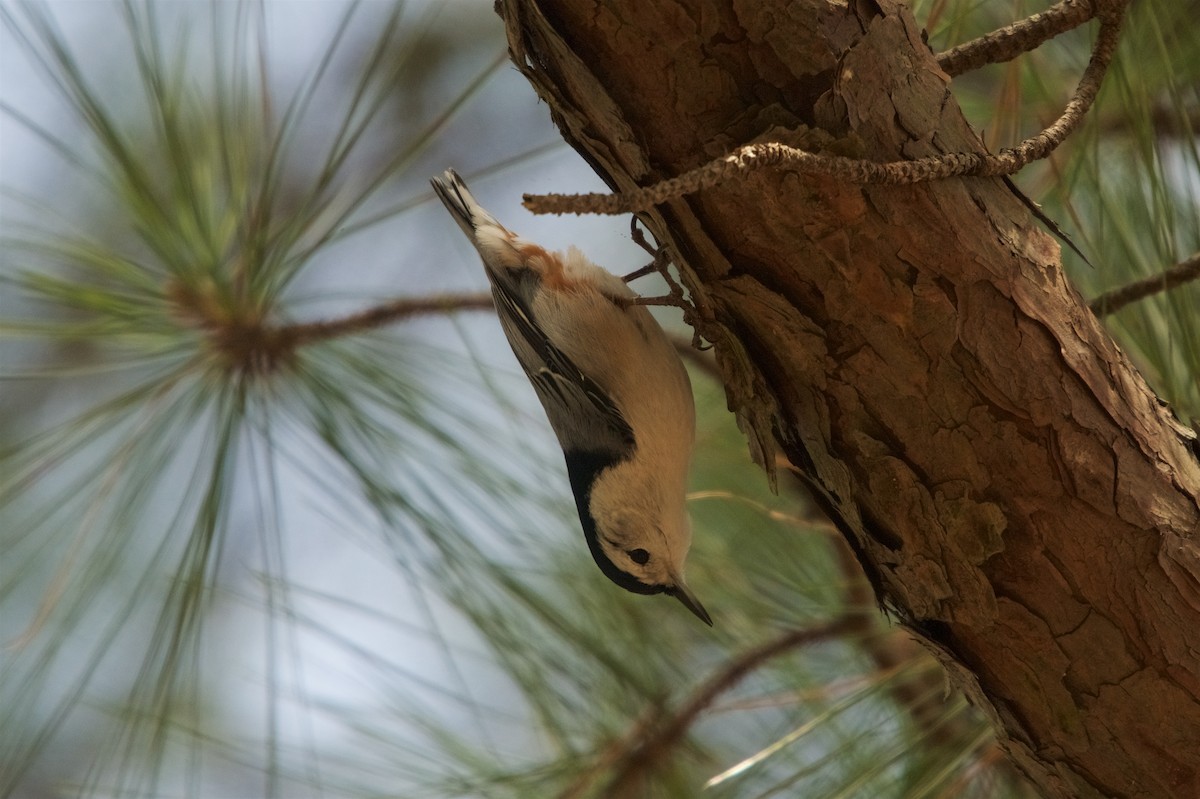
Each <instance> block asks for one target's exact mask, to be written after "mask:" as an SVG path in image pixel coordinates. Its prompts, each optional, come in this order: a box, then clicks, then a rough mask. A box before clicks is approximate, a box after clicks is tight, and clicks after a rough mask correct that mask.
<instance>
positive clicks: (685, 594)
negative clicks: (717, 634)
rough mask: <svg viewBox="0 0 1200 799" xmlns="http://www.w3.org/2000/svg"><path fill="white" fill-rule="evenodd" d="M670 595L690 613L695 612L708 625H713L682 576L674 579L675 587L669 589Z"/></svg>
mask: <svg viewBox="0 0 1200 799" xmlns="http://www.w3.org/2000/svg"><path fill="white" fill-rule="evenodd" d="M671 596H673V597H675V598H676V599H678V600H679V601H680V602H682V603H683V606H684V607H685V608H687V609H688V610H690V611H691V612H692V613H695V614H696V617H697V618H699V619H700V621H702V622H704V623H705V624H707V625H708V626H709V627H712V626H713V622H712V617H711V616H709V615H708V611H707V610H705V609H704V606H703V605H701V604H700V600H698V599H696V596H695V594H693V593H692V592H691V589H689V588H688V587H687V583H685V582H684V581H683V578H682V577H680V578H677V579H676V580H675V588H674V589H673V590H672V591H671Z"/></svg>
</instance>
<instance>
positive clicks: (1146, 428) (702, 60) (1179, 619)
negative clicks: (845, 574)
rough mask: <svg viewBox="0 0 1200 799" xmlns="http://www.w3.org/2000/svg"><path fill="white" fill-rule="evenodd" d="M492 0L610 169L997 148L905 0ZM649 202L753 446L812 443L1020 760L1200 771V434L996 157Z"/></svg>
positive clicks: (855, 528) (1133, 780)
mask: <svg viewBox="0 0 1200 799" xmlns="http://www.w3.org/2000/svg"><path fill="white" fill-rule="evenodd" d="M498 5H499V6H501V13H502V15H503V16H504V18H505V22H506V26H507V29H508V34H509V42H510V47H511V49H512V52H513V57H514V60H515V61H516V63H517V65H518V67H519V68H520V69H521V70H522V71H523V72H524V73H525V74H526V76H527V77H528V78H529V79H530V80H531V82H532V83H533V85H534V87H535V88H536V89H537V91H538V92H539V93H540V94H541V96H542V97H543V98H544V99H545V100H546V102H547V103H548V104H549V106H550V109H551V112H552V114H553V115H554V118H555V120H556V122H557V123H558V124H559V126H560V128H561V129H562V131H563V133H564V135H565V136H566V138H567V139H568V140H569V141H570V142H571V143H572V144H573V145H574V146H575V147H576V149H578V150H579V151H580V152H581V153H582V154H583V155H584V157H585V158H587V159H588V160H589V161H590V162H591V163H592V164H593V165H594V166H595V168H596V170H597V171H598V173H599V174H600V175H601V176H602V177H604V178H605V179H606V180H607V181H608V182H609V183H610V185H612V186H613V187H614V188H616V189H620V190H628V189H631V188H634V187H635V186H639V185H649V184H651V183H654V182H656V181H658V180H661V179H663V178H667V177H672V176H674V175H678V174H680V173H683V172H685V171H686V170H689V169H692V168H694V167H697V166H699V165H701V164H703V163H705V162H706V161H708V160H710V159H711V158H713V157H715V156H718V155H721V154H723V153H726V152H728V151H729V150H731V149H733V148H734V147H736V146H739V145H743V144H747V143H750V142H753V141H771V140H778V141H784V142H785V143H789V144H794V145H796V146H799V147H803V148H805V149H808V150H822V151H825V152H829V153H835V154H841V155H850V156H853V157H859V158H870V159H873V160H877V161H892V160H899V159H908V158H917V157H922V156H927V155H937V154H939V153H944V152H968V151H970V152H978V151H981V150H982V144H981V142H980V140H979V137H978V136H977V135H976V134H975V133H974V132H973V131H972V130H971V129H970V127H969V126H968V124H967V123H966V122H965V120H964V119H963V116H962V114H961V113H960V111H959V108H958V106H957V104H956V103H955V101H954V98H953V96H952V94H951V92H950V89H951V87H950V82H949V78H948V77H947V76H946V75H945V74H944V73H943V72H942V71H941V70H940V69H939V68H938V66H937V64H936V62H935V60H934V58H933V55H932V54H931V53H930V51H929V49H928V48H927V47H926V46H925V45H924V44H923V43H922V37H921V33H922V32H921V29H920V27H919V26H918V25H917V24H916V23H915V22H914V20H913V18H912V16H911V15H910V13H909V12H908V11H907V9H905V8H904V7H902V6H900V5H898V4H896V3H893V2H889V1H888V0H875V1H872V0H852V2H849V3H846V2H844V0H842V1H839V0H793V1H792V2H768V1H766V0H656V2H644V0H606V2H603V3H600V2H581V1H580V0H500V2H499V3H498ZM1066 88H1067V87H1064V90H1065V89H1066ZM564 188H565V189H569V187H564ZM643 218H644V219H645V221H646V222H647V223H648V224H649V226H650V227H651V229H652V230H653V232H654V233H655V234H656V235H657V236H658V237H659V239H660V240H661V241H663V242H665V243H667V244H668V245H669V247H670V251H671V253H672V255H673V256H675V258H676V259H677V261H678V262H679V263H680V264H681V265H682V268H683V271H684V274H685V278H686V281H687V282H688V283H689V288H690V289H691V290H692V292H693V294H694V296H695V297H696V298H697V303H698V306H699V309H700V314H699V316H700V319H699V327H700V330H701V332H702V333H703V334H704V335H705V336H706V337H707V338H708V339H710V340H711V341H713V342H714V343H715V344H716V350H717V355H718V359H719V363H720V365H721V368H722V370H723V374H724V376H725V379H726V383H727V394H728V399H729V403H730V407H731V408H732V409H733V410H734V411H735V412H736V413H737V415H738V417H739V420H740V421H741V422H742V423H743V428H744V429H745V430H746V431H747V433H748V436H749V438H750V440H751V447H752V449H754V450H757V451H758V454H759V455H760V456H761V457H762V458H763V459H764V460H765V461H766V462H768V463H770V462H771V461H772V459H773V453H774V452H775V448H776V447H778V448H779V450H781V451H782V453H783V454H784V455H785V456H786V457H787V458H788V459H789V460H790V461H791V463H792V464H795V465H796V467H797V468H798V469H799V470H801V471H802V472H803V473H804V475H805V476H806V478H807V480H808V481H809V482H811V484H812V486H813V490H814V494H815V495H816V496H817V497H818V498H819V499H820V501H821V502H822V504H823V505H825V506H826V508H827V510H828V512H829V513H830V515H831V517H832V518H833V519H834V520H835V522H836V523H837V524H838V525H839V527H840V529H841V530H842V531H843V533H844V534H845V535H846V537H847V538H848V540H849V541H850V542H851V544H852V545H853V546H854V548H855V549H856V551H857V552H858V554H859V558H860V560H861V561H862V563H863V565H864V566H865V568H866V569H867V571H868V573H869V574H870V575H871V576H872V577H873V579H874V581H875V582H876V586H877V590H879V592H880V594H881V598H882V599H883V601H885V602H886V603H887V604H888V605H890V606H891V607H893V608H894V609H895V610H896V612H897V613H898V615H899V616H900V617H901V618H902V619H903V620H904V621H905V623H906V624H908V625H909V626H911V627H912V628H913V629H914V630H916V631H917V632H918V633H919V634H920V635H921V636H923V638H924V640H925V641H926V642H927V643H928V644H929V645H930V646H931V647H932V648H933V649H935V651H936V652H937V653H938V654H939V656H940V658H941V660H942V662H943V663H944V664H945V665H946V667H947V668H948V669H949V670H950V672H951V673H952V675H954V677H955V678H956V680H957V682H958V684H959V685H960V686H961V687H963V689H964V690H966V691H967V692H968V693H969V695H970V696H971V698H972V699H973V701H974V702H975V703H976V704H978V705H979V706H980V707H981V708H983V709H984V710H985V712H987V713H988V714H989V715H990V717H991V718H992V719H993V721H994V723H995V726H996V728H997V731H998V734H999V735H1000V738H1001V741H1002V743H1003V744H1004V746H1005V747H1006V749H1007V751H1008V752H1009V753H1010V755H1011V757H1012V758H1013V760H1014V761H1015V762H1016V763H1017V765H1018V766H1019V767H1020V768H1021V769H1022V770H1023V771H1024V772H1025V773H1027V774H1028V775H1029V776H1030V777H1031V778H1032V779H1033V780H1034V781H1035V782H1036V783H1037V784H1038V785H1039V786H1040V787H1041V789H1042V790H1043V791H1044V792H1045V793H1047V794H1048V795H1053V796H1102V795H1103V796H1129V797H1135V796H1136V797H1183V796H1200V554H1198V547H1197V530H1198V529H1200V503H1198V499H1197V498H1198V497H1200V464H1198V463H1197V455H1196V452H1195V451H1194V449H1192V448H1190V446H1191V445H1190V444H1189V440H1188V438H1187V436H1186V435H1184V434H1183V432H1182V430H1181V429H1180V428H1179V426H1178V425H1177V424H1176V423H1175V422H1174V421H1173V419H1172V417H1171V415H1170V413H1169V411H1168V410H1167V409H1165V408H1163V407H1162V406H1161V405H1160V404H1159V403H1158V402H1157V400H1156V398H1155V396H1154V395H1153V393H1152V392H1151V391H1150V390H1149V388H1147V386H1146V384H1145V382H1144V381H1143V380H1142V378H1141V377H1140V376H1139V375H1138V374H1137V372H1136V371H1135V370H1134V368H1133V367H1132V366H1131V364H1130V362H1129V360H1128V359H1127V358H1126V357H1125V355H1124V354H1123V353H1122V352H1121V351H1120V350H1119V349H1118V348H1117V347H1116V346H1115V345H1114V343H1113V341H1112V340H1111V338H1110V337H1109V336H1108V335H1107V334H1106V332H1105V331H1104V329H1103V327H1102V326H1101V325H1100V324H1099V323H1098V321H1097V320H1096V319H1095V318H1094V317H1093V315H1092V314H1091V313H1090V312H1089V311H1088V309H1087V307H1086V306H1085V304H1084V303H1083V302H1082V301H1081V299H1080V297H1079V296H1078V294H1077V293H1076V292H1075V291H1074V290H1073V289H1072V288H1071V286H1070V285H1069V284H1068V283H1067V281H1066V279H1065V278H1064V276H1063V272H1062V269H1061V265H1060V259H1059V251H1058V246H1057V244H1056V243H1055V242H1054V240H1053V239H1052V238H1050V237H1049V236H1048V235H1047V234H1045V233H1044V232H1042V230H1040V229H1039V226H1038V224H1037V223H1036V222H1035V221H1034V220H1033V219H1032V218H1031V216H1030V214H1029V212H1028V211H1027V209H1026V208H1025V207H1024V206H1023V205H1022V203H1021V202H1019V201H1018V200H1017V198H1016V197H1015V196H1014V195H1013V193H1012V192H1010V191H1009V189H1008V188H1007V187H1006V186H1005V185H1004V183H1003V182H1002V181H1001V180H997V179H990V178H969V179H954V180H948V181H941V182H938V183H930V184H923V185H916V186H907V187H886V186H852V185H840V184H838V183H836V182H835V181H832V180H829V179H822V178H815V177H811V176H804V175H800V174H797V173H796V172H794V171H789V170H787V169H780V170H764V171H759V172H756V173H754V174H751V175H746V176H743V177H741V178H739V179H737V180H733V181H731V182H728V183H727V184H725V185H722V186H719V187H718V188H715V189H711V190H707V191H704V192H701V193H699V194H696V195H692V196H689V197H685V198H682V199H679V200H675V201H672V202H669V203H666V204H664V205H661V206H659V207H658V208H656V209H655V211H654V212H652V213H648V214H644V215H643Z"/></svg>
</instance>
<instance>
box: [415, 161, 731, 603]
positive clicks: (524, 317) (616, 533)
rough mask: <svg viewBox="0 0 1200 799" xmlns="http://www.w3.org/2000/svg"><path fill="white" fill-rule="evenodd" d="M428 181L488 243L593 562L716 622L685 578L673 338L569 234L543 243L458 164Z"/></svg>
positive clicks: (502, 308) (685, 452)
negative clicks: (503, 213) (552, 245)
mask: <svg viewBox="0 0 1200 799" xmlns="http://www.w3.org/2000/svg"><path fill="white" fill-rule="evenodd" d="M431 182H432V183H433V190H434V191H435V192H436V193H437V196H438V197H439V198H440V199H441V201H442V203H444V204H445V206H446V208H447V209H448V210H449V211H450V213H452V214H453V215H454V218H455V219H456V220H457V222H458V225H459V227H461V228H462V229H463V231H464V232H465V233H466V234H467V236H468V238H470V239H471V243H472V244H474V245H475V248H476V249H477V250H479V254H480V255H481V256H482V257H483V265H484V268H485V271H486V272H487V276H488V281H489V282H490V283H491V285H492V296H493V297H494V298H495V300H496V311H497V313H498V314H499V316H500V325H501V327H503V328H504V334H505V335H506V336H507V337H508V343H509V344H510V345H511V346H512V349H513V353H514V354H515V355H516V356H517V360H518V361H519V362H520V363H521V367H522V368H523V369H524V370H525V374H526V375H527V376H528V377H529V382H530V383H532V384H533V388H534V390H535V391H536V392H537V395H538V399H540V400H541V402H542V406H543V407H544V408H545V409H546V416H548V417H549V419H550V426H551V427H552V428H553V429H554V433H555V435H557V436H558V442H559V444H560V445H561V446H562V449H563V455H564V456H565V457H566V461H567V475H568V477H569V479H570V482H571V490H572V492H574V494H575V506H576V508H577V509H578V511H579V520H580V522H581V523H582V524H583V534H584V537H585V538H586V539H587V543H588V548H589V549H590V550H591V552H592V557H593V558H595V560H596V565H598V566H599V567H600V570H601V571H602V572H604V574H605V576H607V577H608V578H609V579H610V580H612V581H613V582H614V583H616V584H617V585H619V586H621V587H622V588H624V589H626V590H627V591H633V592H635V593H639V594H658V593H664V594H669V595H671V596H673V597H675V598H677V599H678V600H679V601H680V602H682V603H683V604H684V606H685V607H686V608H687V609H688V610H690V611H691V612H692V613H694V614H696V615H697V616H699V617H700V619H701V620H703V621H704V622H705V623H706V624H709V625H711V624H712V619H711V618H709V615H708V613H707V612H706V611H705V610H704V606H703V605H701V604H700V603H699V602H698V601H697V600H696V598H695V596H693V595H692V593H691V591H689V590H688V587H687V584H686V583H684V581H683V565H684V560H685V559H686V558H687V552H688V548H689V547H690V546H691V543H692V528H691V521H690V520H689V519H688V513H687V508H686V506H685V499H684V495H685V491H686V483H687V472H688V464H689V462H690V461H691V456H692V445H693V442H694V440H695V436H696V410H695V406H694V404H693V401H692V386H691V383H690V382H689V380H688V376H687V371H686V370H685V369H684V368H683V362H682V361H681V360H680V358H679V354H678V353H677V352H676V351H675V348H674V346H672V344H671V342H670V341H669V340H668V339H667V336H666V334H665V333H664V332H663V330H662V328H661V327H659V325H658V323H657V322H656V321H654V317H652V316H651V315H650V313H649V311H647V310H646V308H645V306H644V305H639V304H637V303H636V301H637V295H636V294H634V293H633V291H632V290H631V289H630V288H629V287H628V286H627V285H625V283H624V281H622V279H621V278H619V277H617V276H616V275H614V274H612V273H610V272H607V271H605V270H604V269H602V268H600V267H599V266H596V265H595V264H593V263H592V262H590V261H589V260H587V258H585V257H584V255H583V253H581V252H580V251H579V250H577V249H576V248H574V247H571V248H569V249H568V250H567V251H566V253H565V254H563V253H557V252H548V251H547V250H545V249H543V248H542V247H539V246H538V245H536V244H534V243H533V242H530V241H526V240H524V239H522V238H520V237H518V236H517V235H516V234H515V233H513V232H512V231H510V230H509V229H508V228H506V227H504V225H502V224H500V223H499V222H498V221H496V219H495V217H493V216H492V215H491V214H489V213H488V212H487V211H485V210H484V209H483V208H482V207H480V205H479V203H477V202H476V201H475V198H474V197H472V196H471V193H470V191H468V190H467V187H466V184H464V183H463V181H462V179H461V178H460V177H459V176H458V175H457V174H456V173H455V172H454V170H452V169H451V170H447V171H446V173H445V175H444V176H443V177H441V178H434V179H433V180H432V181H431Z"/></svg>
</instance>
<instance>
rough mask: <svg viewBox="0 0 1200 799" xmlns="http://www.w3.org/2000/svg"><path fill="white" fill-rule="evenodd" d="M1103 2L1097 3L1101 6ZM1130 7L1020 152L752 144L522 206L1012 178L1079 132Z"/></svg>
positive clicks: (1103, 26) (570, 209) (566, 209)
mask: <svg viewBox="0 0 1200 799" xmlns="http://www.w3.org/2000/svg"><path fill="white" fill-rule="evenodd" d="M1097 2H1098V3H1099V0H1097ZM1127 5H1128V0H1108V2H1107V3H1105V4H1104V5H1102V6H1101V7H1100V12H1099V15H1100V32H1099V34H1098V35H1097V37H1096V42H1095V45H1094V46H1093V48H1092V56H1091V59H1090V60H1089V62H1088V65H1087V68H1086V69H1085V70H1084V72H1083V75H1082V77H1081V78H1080V80H1079V85H1078V86H1077V87H1076V88H1075V93H1074V95H1073V96H1072V98H1071V101H1070V102H1069V103H1067V106H1066V108H1065V109H1064V110H1063V113H1062V115H1061V116H1060V117H1059V118H1058V119H1057V120H1055V121H1054V123H1053V124H1051V125H1050V126H1049V127H1047V128H1046V129H1045V130H1043V131H1042V132H1041V133H1039V134H1037V135H1036V136H1031V137H1030V138H1028V139H1025V140H1024V141H1022V142H1021V143H1019V144H1018V145H1017V146H1015V147H1011V148H1006V149H1003V150H1001V151H1000V152H998V153H996V154H994V155H993V154H991V153H946V154H944V155H938V156H930V157H928V158H921V159H917V160H915V161H892V162H888V163H878V162H875V161H867V160H862V159H854V158H845V157H842V156H830V155H820V154H817V153H811V152H808V151H805V150H800V149H798V148H796V147H791V146H788V145H786V144H781V143H779V142H766V143H762V144H750V145H746V146H745V147H741V148H739V149H737V150H734V151H733V152H732V153H730V154H729V155H726V156H723V157H720V158H717V159H715V160H713V161H710V162H708V163H707V164H705V165H704V166H701V167H697V168H696V169H693V170H691V171H690V172H685V173H684V174H682V175H679V176H677V177H674V178H668V179H667V180H663V181H660V182H658V183H655V184H653V185H651V186H644V187H642V188H638V189H635V190H633V191H630V192H626V193H624V194H575V195H564V194H542V195H534V194H526V195H525V197H524V205H525V207H526V208H528V209H529V210H530V211H532V212H534V213H536V214H585V213H591V214H624V213H630V212H635V213H636V212H639V211H645V210H648V209H650V208H652V207H654V206H655V205H658V204H659V203H663V202H666V201H667V200H671V199H674V198H676V197H681V196H684V195H686V194H692V193H695V192H697V191H700V190H701V189H706V188H710V187H712V186H716V185H719V184H721V183H724V182H726V181H729V180H735V179H737V178H739V177H741V176H742V175H744V174H745V173H747V172H750V171H753V170H756V169H762V168H765V167H776V166H783V165H786V166H788V167H791V168H792V169H795V170H797V171H799V172H804V173H810V174H820V175H827V176H829V177H832V178H835V179H837V180H841V181H844V182H847V183H858V184H879V185H900V184H913V183H925V182H928V181H932V180H944V179H946V178H950V177H957V176H987V175H1011V174H1013V173H1015V172H1017V171H1019V170H1020V169H1021V168H1022V167H1023V166H1025V165H1026V164H1029V163H1031V162H1033V161H1037V160H1040V159H1042V158H1045V157H1046V156H1047V155H1049V154H1050V153H1051V152H1053V151H1054V149H1055V148H1056V147H1058V145H1060V144H1061V143H1062V142H1063V140H1064V139H1066V138H1067V136H1069V135H1070V134H1071V133H1072V132H1073V131H1074V130H1075V128H1077V127H1078V126H1079V123H1080V122H1081V121H1082V120H1083V117H1084V115H1085V114H1086V113H1087V111H1088V109H1089V108H1091V106H1092V102H1093V101H1094V100H1095V99H1096V94H1097V92H1098V91H1099V89H1100V84H1101V82H1102V81H1103V79H1104V75H1105V73H1106V72H1107V70H1108V65H1109V64H1110V63H1111V62H1112V57H1113V54H1114V53H1115V52H1116V49H1117V43H1118V41H1119V40H1120V33H1121V23H1122V21H1123V18H1124V11H1125V7H1126V6H1127Z"/></svg>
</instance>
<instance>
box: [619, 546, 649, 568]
mask: <svg viewBox="0 0 1200 799" xmlns="http://www.w3.org/2000/svg"><path fill="white" fill-rule="evenodd" d="M625 554H626V555H628V556H629V559H630V560H632V561H633V562H634V563H636V564H638V565H639V566H644V565H645V564H646V562H647V561H648V560H650V553H649V552H647V551H646V550H644V549H631V550H629V551H628V552H626V553H625Z"/></svg>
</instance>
